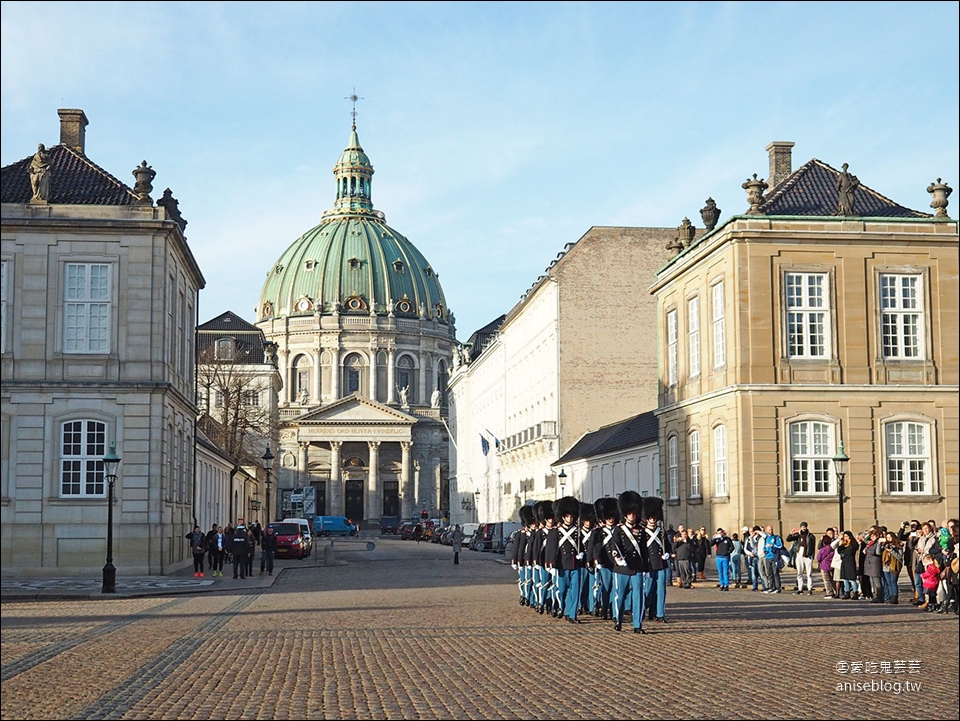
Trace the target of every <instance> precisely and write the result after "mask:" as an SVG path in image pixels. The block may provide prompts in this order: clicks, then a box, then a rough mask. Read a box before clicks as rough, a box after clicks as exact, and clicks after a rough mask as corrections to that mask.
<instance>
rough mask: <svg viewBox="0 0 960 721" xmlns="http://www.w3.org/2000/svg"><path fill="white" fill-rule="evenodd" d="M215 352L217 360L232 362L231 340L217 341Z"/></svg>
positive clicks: (233, 350)
mask: <svg viewBox="0 0 960 721" xmlns="http://www.w3.org/2000/svg"><path fill="white" fill-rule="evenodd" d="M215 352H216V356H217V360H228V361H232V360H233V359H234V352H235V346H234V343H233V338H220V339H219V340H217V345H216V348H215Z"/></svg>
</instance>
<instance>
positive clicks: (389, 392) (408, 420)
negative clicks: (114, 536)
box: [255, 123, 456, 523]
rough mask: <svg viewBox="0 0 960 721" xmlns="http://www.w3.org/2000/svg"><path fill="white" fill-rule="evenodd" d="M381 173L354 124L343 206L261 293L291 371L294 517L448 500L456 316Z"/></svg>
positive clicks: (288, 417)
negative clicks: (386, 196) (389, 217)
mask: <svg viewBox="0 0 960 721" xmlns="http://www.w3.org/2000/svg"><path fill="white" fill-rule="evenodd" d="M373 173H374V170H373V165H372V164H371V162H370V159H369V158H368V156H367V154H366V153H365V152H364V150H363V148H362V147H361V146H360V141H359V138H358V136H357V129H356V123H354V124H353V126H352V128H351V131H350V138H349V141H348V143H347V147H346V148H345V150H344V151H343V153H342V154H341V156H340V158H339V160H338V161H337V163H336V165H335V166H334V169H333V175H334V186H335V187H334V190H335V200H334V203H333V207H332V208H330V209H329V210H327V211H325V212H324V213H323V214H322V215H321V218H320V223H319V224H318V225H317V226H316V227H314V228H311V229H310V230H308V231H306V232H305V233H304V234H303V235H302V236H300V237H299V238H298V239H297V240H295V241H294V242H293V243H292V244H291V245H290V246H289V247H288V248H287V249H286V250H285V251H284V252H283V253H282V254H281V255H280V257H279V258H278V259H277V261H276V262H275V263H274V264H273V266H272V267H271V268H270V269H269V270H268V271H267V277H266V280H265V281H264V284H263V289H262V290H261V292H260V298H259V301H258V303H257V307H256V319H255V325H256V326H257V327H258V328H259V329H260V330H261V331H262V332H263V334H264V337H265V339H266V340H267V341H268V342H271V343H275V344H276V347H277V365H278V369H279V372H280V375H281V378H282V380H283V388H282V390H281V391H280V397H279V418H280V428H279V450H278V452H277V453H276V463H277V468H276V478H277V499H276V502H277V506H276V508H275V511H276V513H278V514H280V517H284V516H287V515H293V516H304V517H312V516H313V515H345V516H347V517H348V518H350V519H351V520H353V521H354V522H355V523H361V522H364V521H366V522H367V523H376V522H377V521H378V520H379V517H380V516H381V515H392V516H402V517H404V518H407V517H410V516H412V515H414V514H415V513H416V514H420V513H422V512H424V511H426V512H427V513H428V514H429V515H430V516H443V515H446V513H447V511H448V501H447V493H448V489H447V478H448V451H447V447H448V438H449V434H448V431H447V425H446V408H447V399H446V386H447V378H448V374H449V372H450V366H451V363H452V359H453V353H454V348H455V345H456V338H455V332H456V331H455V327H454V316H453V314H452V313H451V312H450V309H449V308H448V307H447V304H446V300H445V299H444V295H443V290H442V289H441V287H440V281H439V276H438V273H437V271H436V270H435V269H434V268H433V267H432V266H431V265H430V263H429V262H428V261H427V259H426V258H425V257H424V256H423V254H422V253H421V252H420V251H419V250H418V249H417V248H416V247H415V246H414V245H413V243H411V242H410V241H409V240H408V239H407V238H406V237H404V236H403V235H401V234H400V233H399V232H397V231H396V230H394V229H393V228H391V227H390V226H389V225H387V223H386V218H385V216H384V214H383V213H382V212H381V211H379V210H377V209H375V208H374V206H373V201H372V196H371V187H372V178H373Z"/></svg>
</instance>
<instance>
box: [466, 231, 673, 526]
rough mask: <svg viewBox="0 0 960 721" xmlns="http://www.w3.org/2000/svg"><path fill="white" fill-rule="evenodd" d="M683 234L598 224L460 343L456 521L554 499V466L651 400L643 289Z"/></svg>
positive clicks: (650, 320)
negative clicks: (468, 341) (496, 317)
mask: <svg viewBox="0 0 960 721" xmlns="http://www.w3.org/2000/svg"><path fill="white" fill-rule="evenodd" d="M677 234H678V230H677V229H672V228H629V227H624V228H618V227H606V228H604V227H595V228H591V229H590V230H589V231H588V232H587V233H585V234H584V236H583V237H582V238H580V240H578V241H577V242H576V243H568V244H567V245H566V246H565V247H564V249H563V251H561V252H560V253H559V254H558V255H557V258H556V259H555V260H554V261H553V262H552V263H550V265H549V267H548V268H547V269H546V270H545V271H544V273H543V274H542V275H541V276H540V277H539V278H537V280H536V281H535V282H534V283H533V285H532V286H531V288H530V289H529V290H528V291H527V292H526V293H525V294H524V295H523V297H522V298H521V299H520V302H519V303H517V304H516V305H515V306H514V307H513V308H512V309H511V310H510V311H509V312H508V313H506V315H505V317H504V318H503V320H502V321H500V322H498V323H495V324H492V326H495V327H490V328H487V329H484V332H478V334H477V336H478V337H477V338H475V339H474V340H473V341H472V343H473V344H474V345H471V346H470V347H465V348H464V349H463V350H462V352H461V353H460V355H459V356H458V364H457V367H456V369H455V371H454V374H453V377H452V378H451V381H450V395H451V401H450V403H451V405H450V409H451V410H450V414H451V428H452V430H453V433H454V438H455V443H456V446H455V448H454V453H455V468H456V473H455V480H454V481H452V482H451V486H452V491H451V495H452V502H451V511H452V513H453V518H454V519H455V520H456V519H460V520H461V521H473V520H474V517H476V518H477V519H478V520H479V521H480V522H490V521H499V520H508V519H514V520H515V519H516V518H517V512H518V509H519V507H520V505H522V504H523V503H525V502H528V501H530V500H545V499H553V498H555V497H556V496H557V494H558V492H559V488H558V484H557V474H558V472H559V471H558V469H557V468H555V467H554V466H553V464H554V462H555V461H557V459H559V458H560V457H561V456H562V455H563V454H564V453H566V451H567V450H569V449H570V448H571V447H572V446H573V445H574V444H575V443H576V442H577V441H578V440H579V439H580V438H581V437H583V436H584V435H585V434H586V433H588V432H590V431H594V430H597V429H599V428H601V427H603V426H607V425H609V424H610V423H612V422H614V421H617V420H621V419H624V418H627V417H632V416H634V415H636V414H638V413H641V412H643V411H652V410H653V409H655V408H656V404H657V385H656V379H657V360H658V353H657V344H656V337H657V336H656V333H657V314H656V302H655V299H654V298H653V297H652V296H650V294H649V292H648V287H649V285H650V284H651V283H652V282H653V280H654V279H655V273H656V271H657V270H658V269H659V268H661V267H662V266H663V265H664V264H665V263H666V262H667V261H668V259H669V254H668V252H667V251H666V250H665V248H666V246H667V245H668V244H669V243H670V242H671V241H675V239H676V237H677ZM478 345H479V346H480V348H479V352H478V347H477V346H478ZM580 480H582V479H580ZM633 490H638V491H639V488H635V489H633ZM478 491H479V494H478ZM589 500H590V501H593V500H594V499H589ZM475 505H476V512H474V506H475Z"/></svg>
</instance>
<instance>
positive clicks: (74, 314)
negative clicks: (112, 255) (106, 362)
mask: <svg viewBox="0 0 960 721" xmlns="http://www.w3.org/2000/svg"><path fill="white" fill-rule="evenodd" d="M65 275H66V277H65V289H64V308H63V351H64V353H107V352H108V351H109V350H110V348H109V343H110V337H109V323H110V266H109V265H107V264H106V263H67V265H66V268H65Z"/></svg>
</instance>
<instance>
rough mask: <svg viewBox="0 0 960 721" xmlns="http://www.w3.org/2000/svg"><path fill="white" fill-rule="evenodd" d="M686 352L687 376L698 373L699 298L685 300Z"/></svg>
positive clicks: (691, 376)
mask: <svg viewBox="0 0 960 721" xmlns="http://www.w3.org/2000/svg"><path fill="white" fill-rule="evenodd" d="M687 353H688V354H689V356H690V368H689V371H690V372H689V377H690V378H696V377H697V376H698V375H700V298H699V297H696V298H691V299H690V300H688V301H687Z"/></svg>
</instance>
